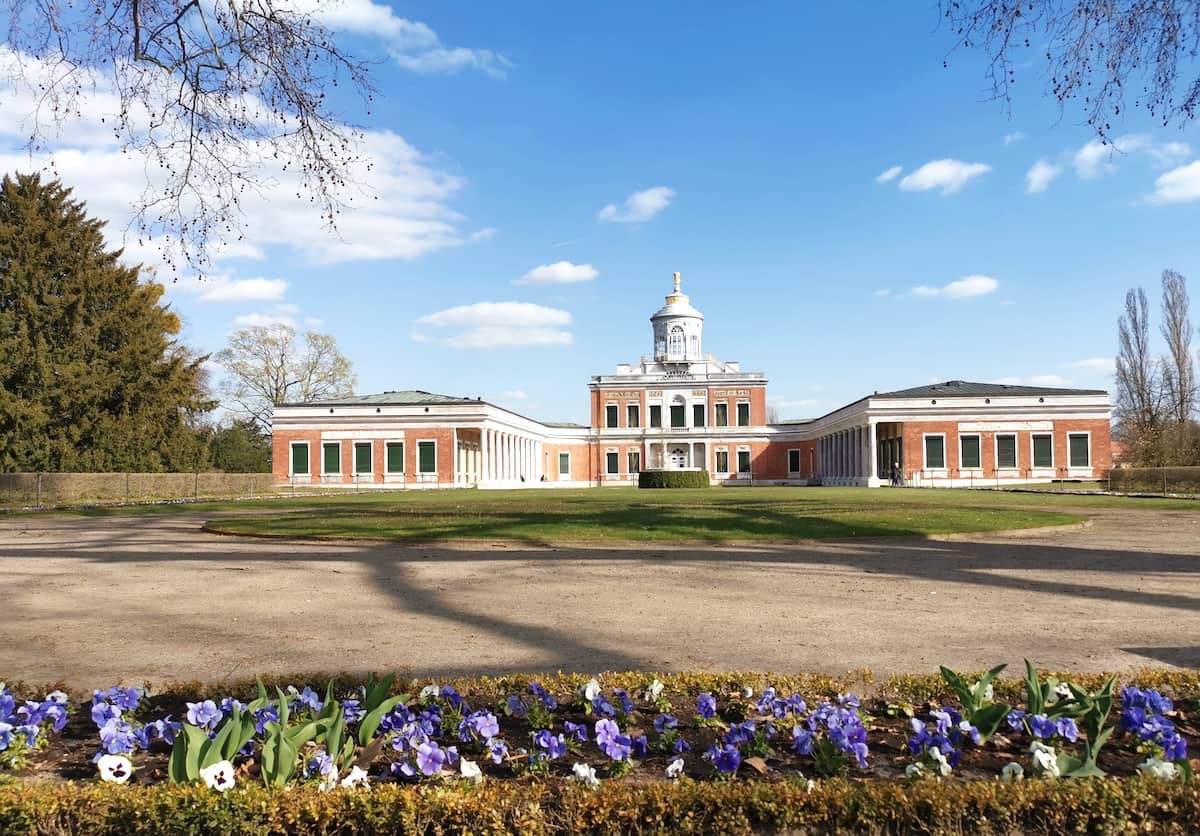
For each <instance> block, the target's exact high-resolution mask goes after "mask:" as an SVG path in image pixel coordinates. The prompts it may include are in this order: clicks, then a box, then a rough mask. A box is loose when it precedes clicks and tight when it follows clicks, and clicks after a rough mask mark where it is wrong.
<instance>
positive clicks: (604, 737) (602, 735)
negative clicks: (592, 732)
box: [596, 719, 621, 748]
mask: <svg viewBox="0 0 1200 836" xmlns="http://www.w3.org/2000/svg"><path fill="white" fill-rule="evenodd" d="M620 733H621V727H620V726H618V725H617V724H616V723H615V722H614V721H612V720H609V719H603V720H597V721H596V745H597V746H599V747H601V748H603V747H604V746H606V745H608V743H609V742H610V741H611V740H612V739H613V738H615V737H616V736H617V735H619V734H620Z"/></svg>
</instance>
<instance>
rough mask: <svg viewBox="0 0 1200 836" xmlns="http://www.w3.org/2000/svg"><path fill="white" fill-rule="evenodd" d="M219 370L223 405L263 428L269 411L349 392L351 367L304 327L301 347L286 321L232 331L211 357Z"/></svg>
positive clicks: (326, 339) (329, 341)
mask: <svg viewBox="0 0 1200 836" xmlns="http://www.w3.org/2000/svg"><path fill="white" fill-rule="evenodd" d="M214 359H215V360H216V361H217V362H218V363H219V364H220V365H221V367H222V368H223V369H224V370H225V373H226V377H225V378H224V379H223V381H222V384H221V394H222V396H223V403H224V405H225V406H226V407H228V408H229V409H230V410H232V411H233V412H235V413H237V414H238V415H240V416H243V417H246V418H251V419H253V420H254V421H255V422H257V424H258V425H259V427H261V428H262V430H263V431H264V432H269V431H270V428H271V412H272V409H273V408H274V407H275V406H276V405H278V404H282V403H303V402H308V401H314V400H321V399H325V398H337V397H343V396H346V395H350V394H353V392H354V384H355V377H354V369H353V367H352V366H351V364H350V361H349V360H348V359H346V357H345V356H344V355H343V354H342V353H341V351H339V350H338V347H337V343H336V342H335V341H334V339H333V337H332V336H330V335H329V334H317V333H315V332H313V331H309V332H307V333H305V335H304V345H303V346H300V345H298V344H297V340H296V329H295V328H293V327H292V326H290V325H284V324H277V325H254V326H251V327H249V328H243V329H242V330H240V331H237V332H236V333H234V334H233V335H232V336H231V337H230V338H229V345H228V346H226V347H225V348H224V349H222V350H221V351H219V352H217V354H216V356H215V358H214Z"/></svg>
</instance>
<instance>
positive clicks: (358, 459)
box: [354, 441, 374, 473]
mask: <svg viewBox="0 0 1200 836" xmlns="http://www.w3.org/2000/svg"><path fill="white" fill-rule="evenodd" d="M372 458H374V451H373V450H372V448H371V442H369V441H356V442H354V472H355V473H370V472H371V471H372V470H373V469H374V468H373V466H372V462H371V459H372Z"/></svg>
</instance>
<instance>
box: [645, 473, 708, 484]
mask: <svg viewBox="0 0 1200 836" xmlns="http://www.w3.org/2000/svg"><path fill="white" fill-rule="evenodd" d="M710 484H711V483H710V482H709V479H708V471H707V470H643V471H642V472H641V473H639V474H638V487H639V488H707V487H708V486H709V485H710Z"/></svg>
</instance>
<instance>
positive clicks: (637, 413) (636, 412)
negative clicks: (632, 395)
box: [625, 403, 642, 429]
mask: <svg viewBox="0 0 1200 836" xmlns="http://www.w3.org/2000/svg"><path fill="white" fill-rule="evenodd" d="M625 424H626V426H628V427H630V428H632V429H638V428H640V427H641V426H642V405H641V404H640V403H627V404H625Z"/></svg>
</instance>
